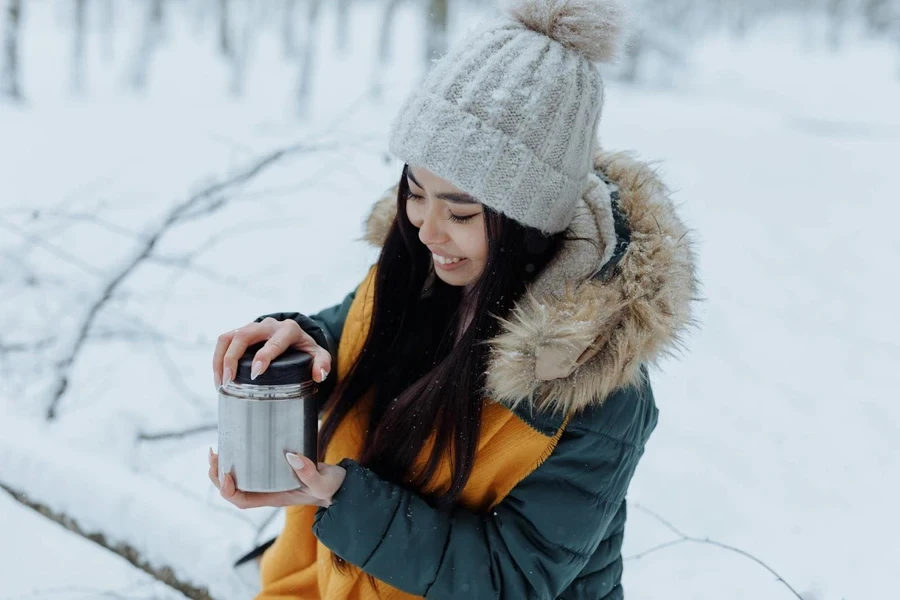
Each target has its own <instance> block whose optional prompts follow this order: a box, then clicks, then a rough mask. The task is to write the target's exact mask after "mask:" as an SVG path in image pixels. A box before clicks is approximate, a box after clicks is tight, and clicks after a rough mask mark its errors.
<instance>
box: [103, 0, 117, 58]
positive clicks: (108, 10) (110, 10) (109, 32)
mask: <svg viewBox="0 0 900 600" xmlns="http://www.w3.org/2000/svg"><path fill="white" fill-rule="evenodd" d="M114 6H115V3H114V2H113V0H103V7H102V9H101V11H100V35H101V36H102V39H103V53H102V56H103V60H104V62H106V63H107V64H109V63H111V62H112V59H113V55H114V54H115V52H114V49H115V39H116V36H115V29H116V9H115V8H114Z"/></svg>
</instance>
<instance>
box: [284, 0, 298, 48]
mask: <svg viewBox="0 0 900 600" xmlns="http://www.w3.org/2000/svg"><path fill="white" fill-rule="evenodd" d="M296 19H297V0H284V15H283V17H282V19H281V46H282V49H283V51H284V55H285V57H293V56H295V55H296V54H297V40H296V39H295V38H296V33H295V32H294V22H295V21H296Z"/></svg>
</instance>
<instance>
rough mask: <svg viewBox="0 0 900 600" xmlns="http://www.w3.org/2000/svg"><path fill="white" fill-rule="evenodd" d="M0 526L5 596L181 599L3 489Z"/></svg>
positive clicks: (60, 599)
mask: <svg viewBox="0 0 900 600" xmlns="http://www.w3.org/2000/svg"><path fill="white" fill-rule="evenodd" d="M0 528H2V530H3V535H4V540H5V541H4V545H5V546H7V548H6V549H7V550H9V555H8V556H7V555H6V553H4V557H3V560H2V561H0V581H2V582H3V598H10V599H11V598H38V597H46V598H54V599H55V600H95V599H96V598H100V597H104V596H105V597H117V598H133V599H135V600H144V599H146V600H151V599H152V600H178V599H181V600H184V596H183V595H182V594H180V593H178V592H176V591H175V590H173V589H172V588H170V587H167V586H166V585H163V584H162V583H160V582H159V581H157V580H156V579H154V578H153V577H151V576H150V575H148V574H146V573H144V572H143V571H141V570H139V569H137V568H135V567H134V566H133V565H131V564H130V563H129V562H128V561H126V560H125V559H124V558H122V557H121V556H119V555H117V554H114V553H112V552H109V551H106V550H104V549H103V548H101V547H99V546H98V545H96V544H94V543H93V542H91V541H88V540H86V539H84V538H83V537H81V536H79V535H76V534H74V533H72V532H70V531H68V530H66V529H65V528H64V527H62V526H61V525H57V524H56V523H54V522H52V521H49V520H47V519H45V518H44V517H42V516H41V515H39V514H38V513H36V512H34V511H32V510H30V509H28V508H25V507H23V506H22V505H21V504H19V503H18V502H16V501H15V500H13V499H12V497H11V496H10V495H9V494H7V493H6V492H3V491H0ZM29 541H30V542H31V543H29ZM10 559H12V560H10Z"/></svg>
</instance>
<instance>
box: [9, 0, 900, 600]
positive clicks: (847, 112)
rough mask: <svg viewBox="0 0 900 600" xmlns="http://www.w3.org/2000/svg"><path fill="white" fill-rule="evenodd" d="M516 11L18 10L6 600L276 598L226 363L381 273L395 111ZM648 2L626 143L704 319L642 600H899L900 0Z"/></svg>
mask: <svg viewBox="0 0 900 600" xmlns="http://www.w3.org/2000/svg"><path fill="white" fill-rule="evenodd" d="M491 6H492V3H491V2H486V1H485V2H479V1H476V0H469V1H464V0H449V2H448V1H447V0H444V1H441V0H406V1H399V2H398V1H395V0H328V1H326V2H320V1H318V0H308V1H296V2H294V1H292V0H277V1H276V0H222V1H218V2H214V1H211V0H123V1H121V2H119V1H116V2H113V1H112V0H72V1H69V0H59V1H54V0H0V7H2V13H0V372H2V377H0V532H3V534H2V539H3V541H2V543H0V556H2V559H0V600H13V599H17V600H18V599H26V598H49V599H53V600H72V599H78V600H86V599H89V598H98V597H115V598H166V599H168V598H184V597H191V598H210V597H211V598H216V599H222V600H232V599H235V600H236V599H238V598H248V597H251V596H252V595H253V593H254V579H255V574H254V573H247V572H241V573H238V572H235V571H234V570H232V569H231V567H230V564H231V562H232V561H233V560H234V559H235V558H236V557H237V556H239V555H240V554H241V553H243V552H244V551H246V550H247V549H249V548H250V547H252V545H253V544H254V542H256V541H259V540H262V539H265V538H266V537H267V536H269V535H271V534H273V533H275V532H277V531H278V530H279V528H280V526H281V521H280V518H281V515H280V512H278V511H276V510H274V509H255V510H250V511H243V512H242V511H239V510H237V509H234V508H232V507H231V506H230V505H228V504H227V503H226V502H224V501H223V500H221V498H219V496H218V493H217V492H216V491H215V490H214V489H213V488H212V486H211V485H210V483H209V481H208V479H207V478H206V470H207V465H206V453H207V448H208V447H209V446H215V444H216V432H215V423H216V395H215V391H214V389H213V381H212V373H211V369H210V359H211V354H212V349H213V346H214V341H215V338H216V336H217V335H218V334H219V333H221V332H223V331H227V330H229V329H233V328H235V327H237V326H240V325H243V324H245V323H247V322H248V321H251V320H252V319H253V318H255V317H256V316H257V315H259V314H262V313H265V312H272V311H277V310H299V311H303V312H314V311H316V310H318V309H320V308H323V307H325V306H328V305H331V304H333V303H335V302H337V301H339V300H340V299H341V298H342V297H343V295H344V294H345V293H346V292H348V291H349V290H350V289H352V288H353V287H354V286H355V285H356V284H357V283H358V282H359V281H360V280H361V278H362V276H363V275H364V273H365V271H366V269H367V267H368V265H369V264H371V262H373V261H374V260H375V257H376V253H375V251H374V250H373V249H371V248H369V247H367V246H365V245H364V244H363V243H362V242H360V241H358V240H357V238H358V237H359V236H360V235H361V233H362V221H363V219H364V217H365V215H366V214H367V211H368V209H369V207H370V206H371V204H372V203H373V202H374V201H375V200H376V199H377V198H378V197H379V196H380V194H381V193H382V192H383V191H384V190H385V189H386V188H388V187H389V186H391V185H393V184H394V183H395V182H396V181H397V178H398V177H399V174H400V169H401V166H402V164H401V163H400V162H399V161H398V160H397V159H395V158H393V157H391V156H390V155H389V154H388V153H387V149H386V139H387V138H386V133H387V127H388V124H389V122H390V119H391V118H392V117H393V115H394V113H395V111H396V110H397V109H398V108H399V106H400V104H401V103H402V101H403V99H404V97H405V94H406V93H407V92H408V91H409V90H410V89H411V88H412V86H414V85H415V84H416V82H417V80H418V79H419V78H420V77H421V76H422V75H423V73H424V70H425V69H426V68H427V65H428V61H429V59H430V58H433V57H436V56H439V55H440V53H441V52H442V51H443V48H445V44H446V43H447V42H448V41H449V42H452V41H453V39H455V38H456V37H458V36H460V35H461V34H462V33H463V32H464V31H465V28H466V27H468V26H469V25H471V24H473V23H474V22H476V21H477V20H479V19H481V18H483V17H484V16H485V15H488V14H489V13H490V10H491ZM634 7H635V10H636V11H637V14H638V16H639V22H640V23H641V24H642V29H641V30H640V32H639V33H640V36H639V38H636V42H635V44H634V46H633V50H632V52H631V53H630V54H629V55H628V56H626V57H625V58H624V59H623V61H622V62H621V63H620V64H619V65H617V66H615V67H604V73H605V74H607V75H608V77H607V82H608V85H607V103H606V107H605V109H604V114H603V119H602V123H601V130H600V135H601V143H602V144H603V145H604V146H605V147H606V148H609V149H623V150H633V151H635V152H637V153H638V154H639V155H640V156H641V157H643V158H646V159H650V160H654V161H658V164H659V167H660V169H661V172H662V173H663V175H664V177H665V179H666V181H668V183H669V184H670V185H671V186H672V187H673V188H674V189H675V190H676V199H677V201H678V202H679V203H680V205H681V211H682V214H683V216H684V218H685V219H686V220H687V221H688V223H689V225H690V226H691V227H692V228H694V229H695V232H696V236H697V238H698V240H699V242H700V246H699V252H700V254H699V257H700V268H701V272H700V276H701V279H702V281H703V284H704V288H703V294H704V297H705V301H704V302H703V303H702V304H701V305H700V306H699V307H698V311H699V315H698V316H699V318H700V321H701V323H702V327H701V328H700V329H699V330H697V331H693V332H692V333H691V335H690V336H689V338H688V353H687V354H686V355H685V356H683V357H681V358H679V359H677V360H670V361H667V362H666V363H665V364H664V365H663V366H662V368H661V369H659V370H656V371H654V372H653V384H654V388H655V392H656V396H657V400H658V403H659V406H660V411H661V415H660V426H659V428H658V429H657V431H656V433H655V434H654V436H653V438H652V439H651V442H650V444H649V446H648V449H647V452H646V454H645V456H644V459H643V461H642V463H641V466H640V467H639V469H638V472H637V475H636V477H635V480H634V483H633V485H632V487H631V490H630V494H629V505H630V519H629V524H628V535H627V536H626V552H625V554H626V556H627V562H626V569H625V586H626V589H627V593H628V597H629V598H632V599H658V598H673V599H674V598H677V599H707V598H709V599H717V600H721V599H723V598H728V599H732V598H735V599H754V600H756V599H760V598H766V599H769V598H771V599H774V600H778V599H789V598H797V597H800V598H804V599H805V600H813V599H815V600H832V599H833V600H840V599H846V600H863V599H881V598H891V597H896V594H897V589H898V586H900V574H898V571H897V561H898V557H900V517H898V516H897V510H896V507H897V505H898V501H900V483H898V482H900V452H898V451H900V441H898V440H900V402H898V401H897V400H898V392H897V387H898V386H897V380H896V377H897V373H898V370H900V342H898V340H900V319H898V318H897V316H896V308H895V309H891V308H890V307H891V306H895V307H896V305H897V295H898V292H900V284H898V273H900V268H898V267H900V265H898V259H900V235H898V233H897V231H898V225H897V222H896V220H897V218H898V217H900V207H898V194H897V174H896V173H897V166H898V157H900V5H898V3H897V2H893V1H891V0H829V1H824V0H823V1H817V0H803V1H799V2H774V1H768V2H766V1H762V0H746V1H744V0H675V1H666V0H642V1H639V2H634ZM444 31H446V36H444V35H443V34H442V32H444ZM11 49H12V50H11ZM779 578H781V579H779ZM173 586H174V587H173Z"/></svg>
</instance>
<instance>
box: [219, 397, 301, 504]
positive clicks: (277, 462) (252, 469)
mask: <svg viewBox="0 0 900 600" xmlns="http://www.w3.org/2000/svg"><path fill="white" fill-rule="evenodd" d="M315 391H316V390H315V386H314V385H313V384H312V382H306V383H304V384H292V385H259V386H257V385H249V384H241V383H233V382H232V383H229V384H226V385H223V386H221V387H220V388H219V427H218V429H219V481H222V478H223V477H224V476H225V473H230V474H231V476H232V477H233V478H234V482H235V487H236V488H237V489H239V490H241V491H244V492H284V491H288V490H294V489H297V488H300V487H301V483H300V480H299V479H298V478H297V475H296V474H295V473H294V470H293V469H292V468H291V466H290V465H289V464H288V462H287V460H286V459H285V456H284V455H285V453H286V452H293V453H295V454H302V455H304V456H306V457H307V458H309V459H310V460H312V461H313V462H318V461H317V452H316V445H317V443H318V404H317V399H316V397H315V395H314V394H315Z"/></svg>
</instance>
